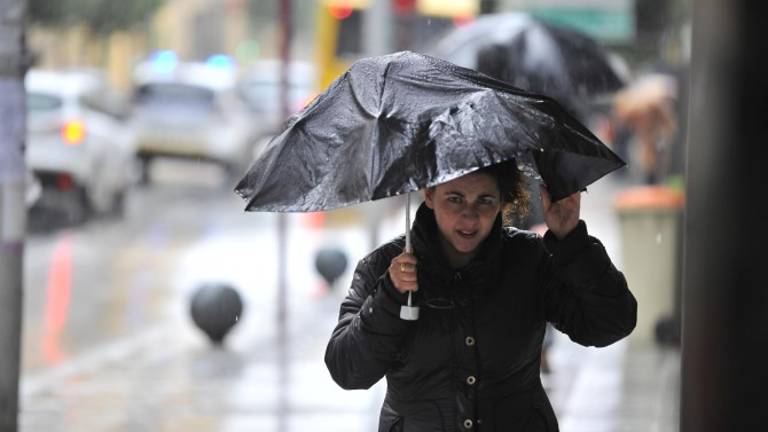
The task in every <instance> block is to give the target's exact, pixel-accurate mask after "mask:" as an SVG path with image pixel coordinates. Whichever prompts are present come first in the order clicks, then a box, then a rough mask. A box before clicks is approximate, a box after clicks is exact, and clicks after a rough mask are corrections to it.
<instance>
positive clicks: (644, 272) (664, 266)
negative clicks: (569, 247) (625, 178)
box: [615, 186, 684, 343]
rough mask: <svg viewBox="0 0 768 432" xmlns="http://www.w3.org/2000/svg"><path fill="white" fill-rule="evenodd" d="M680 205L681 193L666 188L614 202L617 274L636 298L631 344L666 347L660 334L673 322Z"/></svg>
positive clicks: (632, 192)
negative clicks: (618, 255) (620, 272)
mask: <svg viewBox="0 0 768 432" xmlns="http://www.w3.org/2000/svg"><path fill="white" fill-rule="evenodd" d="M683 206H684V197H683V192H682V191H680V190H677V189H673V188H670V187H666V186H640V187H635V188H631V189H628V190H626V191H624V192H622V193H621V194H619V195H618V196H617V197H616V201H615V209H616V212H617V213H618V217H619V229H620V239H621V253H622V270H623V271H624V275H625V276H626V278H627V282H628V283H629V289H630V290H631V291H632V293H633V294H634V295H635V298H636V299H637V327H636V328H635V330H634V332H633V333H632V336H630V340H631V341H633V342H639V343H652V342H668V341H669V336H665V335H664V334H662V333H663V332H668V330H666V329H669V328H675V327H676V326H675V324H674V323H679V304H680V284H681V282H680V279H681V266H682V254H681V250H682V219H683V218H682V214H683ZM670 323H671V325H670Z"/></svg>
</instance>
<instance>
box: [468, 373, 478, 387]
mask: <svg viewBox="0 0 768 432" xmlns="http://www.w3.org/2000/svg"><path fill="white" fill-rule="evenodd" d="M476 382H477V378H475V377H474V376H472V375H470V376H468V377H467V384H469V385H475V383H476Z"/></svg>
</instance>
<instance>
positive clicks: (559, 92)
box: [434, 12, 628, 113]
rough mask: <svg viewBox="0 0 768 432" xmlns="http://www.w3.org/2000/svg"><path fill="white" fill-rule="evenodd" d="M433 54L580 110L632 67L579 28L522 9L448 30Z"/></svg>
mask: <svg viewBox="0 0 768 432" xmlns="http://www.w3.org/2000/svg"><path fill="white" fill-rule="evenodd" d="M434 55H435V56H437V57H440V58H443V59H445V60H448V61H451V62H453V63H456V64H458V65H460V66H464V67H469V68H472V69H476V70H478V71H480V72H482V73H485V74H487V75H490V76H493V77H494V78H498V79H501V80H504V81H508V82H510V83H511V84H512V85H514V86H516V87H519V88H521V89H524V90H528V91H531V92H534V93H540V94H545V95H548V96H550V97H553V98H556V99H557V100H559V101H560V102H561V103H564V104H566V105H567V107H568V108H570V109H571V110H572V111H574V112H577V113H582V112H584V111H585V108H586V107H585V104H586V102H587V101H588V100H590V99H595V98H598V97H599V96H602V95H605V94H609V93H613V92H615V91H617V90H619V89H620V88H622V87H623V86H624V85H625V83H626V80H627V75H628V68H627V67H626V64H625V63H624V62H623V61H622V60H621V59H620V57H618V56H617V55H616V54H614V53H612V52H610V51H609V50H607V49H606V48H604V47H603V46H602V45H601V44H600V43H599V42H597V41H596V40H595V39H593V38H592V37H590V36H589V35H587V34H585V33H582V32H580V31H578V30H575V29H571V28H567V27H563V26H557V25H553V24H549V23H547V22H545V21H542V20H539V19H536V18H534V17H532V16H531V15H529V14H526V13H522V12H507V13H499V14H488V15H483V16H481V17H480V18H478V19H477V20H475V21H473V22H472V23H469V24H467V25H464V26H461V27H458V28H457V29H455V30H453V31H452V32H450V33H448V34H447V35H446V36H445V37H443V38H442V39H441V41H440V42H439V43H438V44H437V46H436V47H435V49H434Z"/></svg>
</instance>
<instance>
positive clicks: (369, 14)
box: [361, 0, 394, 250]
mask: <svg viewBox="0 0 768 432" xmlns="http://www.w3.org/2000/svg"><path fill="white" fill-rule="evenodd" d="M393 22H394V19H393V15H392V0H373V1H371V3H370V6H369V7H368V9H366V10H365V12H364V14H363V28H364V29H365V31H364V32H363V48H364V51H365V55H366V56H377V55H382V54H388V53H390V52H392V51H393V49H392V47H393V46H394V41H393V38H392V28H393ZM389 201H390V200H379V201H372V202H368V203H365V204H363V205H362V206H361V207H363V209H364V212H363V213H364V214H365V217H366V226H367V229H368V244H369V247H368V249H370V250H373V249H376V248H377V247H379V226H380V225H381V221H382V219H383V216H384V214H385V213H386V212H387V210H388V206H390V205H391V202H389Z"/></svg>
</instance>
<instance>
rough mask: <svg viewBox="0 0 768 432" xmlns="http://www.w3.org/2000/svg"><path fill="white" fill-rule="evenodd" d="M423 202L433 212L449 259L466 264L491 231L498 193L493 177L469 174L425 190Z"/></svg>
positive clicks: (498, 207) (496, 212) (499, 208)
mask: <svg viewBox="0 0 768 432" xmlns="http://www.w3.org/2000/svg"><path fill="white" fill-rule="evenodd" d="M425 202H426V204H427V207H429V208H431V209H432V210H434V212H435V219H437V226H438V227H439V229H440V233H441V234H442V237H443V244H444V246H445V247H446V252H447V254H448V258H449V260H450V261H452V263H455V262H460V263H462V264H465V263H466V262H468V261H469V259H471V258H472V257H473V256H474V254H475V252H476V249H477V247H478V246H479V245H480V243H482V241H483V240H485V238H486V237H488V234H489V233H490V232H491V229H493V222H494V221H495V220H496V216H497V215H498V214H499V211H500V210H501V193H500V191H499V186H498V184H497V182H496V180H495V179H494V178H493V177H491V176H490V175H488V174H483V173H472V174H467V175H465V176H463V177H459V178H457V179H455V180H452V181H450V182H448V183H443V184H441V185H438V186H436V187H434V188H429V189H427V190H426V192H425Z"/></svg>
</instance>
